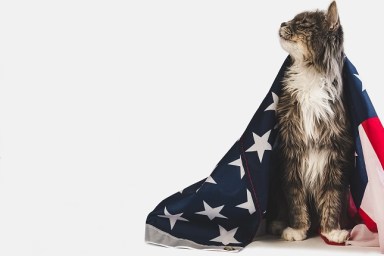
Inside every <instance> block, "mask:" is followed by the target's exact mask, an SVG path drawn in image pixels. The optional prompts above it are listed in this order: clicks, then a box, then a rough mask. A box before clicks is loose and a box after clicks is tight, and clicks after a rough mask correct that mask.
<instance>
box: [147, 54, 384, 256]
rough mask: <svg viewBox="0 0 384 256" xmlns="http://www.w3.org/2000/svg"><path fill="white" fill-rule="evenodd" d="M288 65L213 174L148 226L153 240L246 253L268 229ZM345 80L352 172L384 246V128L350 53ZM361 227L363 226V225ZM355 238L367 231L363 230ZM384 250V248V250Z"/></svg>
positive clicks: (355, 194) (354, 189) (157, 212)
mask: <svg viewBox="0 0 384 256" xmlns="http://www.w3.org/2000/svg"><path fill="white" fill-rule="evenodd" d="M289 65H290V59H289V57H288V58H287V59H286V60H285V62H284V63H283V65H282V67H281V69H280V71H279V72H278V74H277V76H276V78H275V80H274V82H273V84H272V87H271V89H270V90H269V92H268V94H267V96H266V97H265V99H264V100H263V101H262V103H261V105H260V106H259V108H258V110H257V111H256V113H255V114H254V116H253V118H252V119H251V121H250V122H249V124H248V126H247V128H246V129H245V131H244V133H243V134H242V135H241V137H240V139H239V140H238V141H236V142H235V143H234V145H233V146H232V147H231V148H230V149H229V151H228V152H227V153H226V154H225V155H224V157H223V158H222V159H221V160H220V161H219V162H218V164H217V166H216V167H215V168H214V170H213V172H212V173H211V174H210V175H209V176H208V177H207V178H205V179H203V180H201V181H199V182H196V183H194V184H193V185H191V186H189V187H187V188H185V189H183V190H182V191H179V192H177V193H175V194H173V195H171V196H169V197H168V198H166V199H164V200H163V201H162V202H160V203H159V204H158V205H157V206H156V207H155V209H154V210H153V211H152V212H150V213H149V215H148V217H147V220H146V225H145V241H146V242H147V243H152V244H157V245H162V246H169V247H179V248H195V249H204V250H230V251H239V250H241V249H243V248H244V247H245V246H247V245H248V244H249V243H251V242H252V241H253V239H254V237H255V235H256V234H257V233H262V232H263V230H264V228H265V220H266V216H267V204H268V192H269V191H268V190H269V181H270V178H271V177H270V176H271V175H273V174H274V172H272V171H271V169H272V166H273V159H272V151H273V150H274V149H275V139H276V135H277V131H278V127H277V125H276V124H277V120H276V106H277V103H278V100H279V94H280V90H281V86H282V79H283V76H284V72H285V70H286V69H287V67H289ZM343 84H344V93H345V97H346V102H347V103H346V105H347V109H348V111H349V112H350V117H351V125H352V129H353V132H354V137H355V148H356V153H355V157H356V158H355V166H356V167H355V169H354V170H351V172H352V175H351V181H350V187H351V194H352V199H353V203H354V204H355V206H356V208H357V209H358V213H359V215H360V217H361V219H362V220H363V222H364V224H365V225H366V226H367V228H368V229H369V230H370V231H371V232H377V231H378V234H379V235H378V237H379V244H380V248H381V249H383V248H384V237H383V238H380V234H382V236H384V200H382V198H383V195H384V171H383V165H384V130H383V127H382V125H381V123H380V120H379V119H378V117H377V114H376V112H375V110H374V108H373V106H372V103H371V101H370V99H369V97H368V94H367V92H366V90H365V88H364V87H363V84H362V82H361V80H360V77H359V74H358V72H357V70H356V68H355V67H354V66H353V64H352V63H351V62H350V61H349V60H348V58H347V57H345V62H344V69H343ZM356 232H358V231H356ZM354 237H359V236H358V235H355V236H354ZM382 251H383V250H382Z"/></svg>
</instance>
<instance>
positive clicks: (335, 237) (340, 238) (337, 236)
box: [321, 229, 349, 244]
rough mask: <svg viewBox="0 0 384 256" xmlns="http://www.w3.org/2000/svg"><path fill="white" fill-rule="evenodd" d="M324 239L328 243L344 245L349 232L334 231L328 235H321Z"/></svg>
mask: <svg viewBox="0 0 384 256" xmlns="http://www.w3.org/2000/svg"><path fill="white" fill-rule="evenodd" d="M321 234H322V235H323V236H324V237H325V238H327V239H328V240H329V241H331V242H334V243H338V244H340V243H344V242H345V241H347V239H348V236H349V232H348V231H347V230H344V229H341V230H340V229H334V230H331V231H330V232H328V233H323V232H322V233H321Z"/></svg>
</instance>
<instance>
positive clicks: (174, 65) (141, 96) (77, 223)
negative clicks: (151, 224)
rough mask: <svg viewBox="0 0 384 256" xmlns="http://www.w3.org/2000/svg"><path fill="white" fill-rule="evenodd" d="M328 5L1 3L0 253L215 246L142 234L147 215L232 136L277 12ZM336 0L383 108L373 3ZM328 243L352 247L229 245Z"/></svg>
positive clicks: (264, 65)
mask: <svg viewBox="0 0 384 256" xmlns="http://www.w3.org/2000/svg"><path fill="white" fill-rule="evenodd" d="M329 3H330V1H311V2H309V1H272V0H271V1H264V2H262V4H261V2H257V1H225V0H220V1H219V0H217V1H210V0H204V1H200V0H195V1H180V0H175V1H168V0H163V1H145V0H141V1H83V0H77V1H74V0H67V1H17V0H15V1H2V2H1V3H0V157H1V159H0V255H5V256H11V255H29V256H32V255H49V256H51V255H55V256H58V255H72V256H75V255H92V256H97V255H180V254H181V253H182V254H183V255H208V254H209V255H212V254H214V253H212V252H201V251H186V250H176V249H166V248H160V247H157V246H150V245H146V244H145V243H144V222H145V218H146V215H147V214H148V213H149V212H150V211H151V210H152V209H153V208H154V207H155V206H156V205H157V204H158V203H159V202H160V201H161V200H162V199H164V198H165V197H167V196H169V195H171V194H172V193H174V192H176V191H178V190H180V189H182V188H184V187H186V186H188V185H190V184H192V183H194V182H195V181H198V180H200V179H202V178H205V177H207V176H208V175H209V174H210V172H211V170H212V169H213V167H214V166H215V165H216V163H217V162H218V161H219V160H220V158H221V157H222V156H223V154H225V153H226V151H227V150H228V149H229V147H230V146H232V144H233V143H234V142H235V140H236V139H238V137H239V136H240V135H241V133H242V132H243V130H244V129H245V127H246V125H247V124H248V121H249V120H250V119H251V117H252V115H253V113H254V112H255V110H256V109H257V107H258V106H259V104H260V102H261V101H262V99H263V98H264V96H265V95H266V92H267V91H268V89H269V88H270V85H271V84H272V82H273V79H274V78H275V76H276V74H277V72H278V69H279V68H280V66H281V64H282V62H283V60H284V59H285V57H286V54H285V52H284V51H283V50H282V49H281V48H280V46H279V40H278V37H277V30H278V27H279V26H280V23H281V22H283V21H285V20H288V19H290V18H292V17H293V16H294V15H295V14H296V13H298V12H299V11H303V10H306V9H313V8H320V9H323V8H326V7H327V6H328V4H329ZM338 5H339V11H340V17H341V22H342V24H343V26H344V31H345V41H346V42H345V47H346V52H347V55H348V56H349V58H350V59H351V61H352V62H353V63H354V64H355V65H356V67H357V68H358V70H359V72H360V76H361V78H362V80H363V81H364V84H365V87H366V88H367V91H368V93H369V94H370V96H371V99H372V101H373V104H374V105H375V107H376V110H377V112H378V113H379V116H380V117H383V109H384V108H383V107H384V101H383V100H382V98H383V94H384V93H383V90H382V88H383V82H382V80H381V79H382V73H383V71H382V67H383V65H382V63H380V61H381V60H382V59H383V57H384V56H383V55H384V54H383V51H382V47H383V45H384V43H383V36H382V32H381V31H382V26H383V21H382V8H381V3H380V1H347V0H343V1H341V0H340V1H338ZM201 145H203V146H202V147H201ZM190 159H194V160H193V161H190ZM132 250H135V251H136V252H132ZM137 251H139V252H137ZM366 251H369V250H365V249H357V250H354V252H356V255H358V254H362V253H363V252H364V253H365V252H366ZM324 252H327V253H328V252H329V253H331V254H332V255H338V254H346V253H348V254H350V253H351V249H348V248H328V247H324V246H323V244H322V243H320V242H316V241H313V242H312V240H309V241H306V242H303V243H297V244H296V243H295V244H291V243H275V242H268V241H266V242H256V243H254V244H252V245H251V246H249V248H246V249H245V250H244V251H242V252H241V254H242V255H265V254H266V253H276V254H278V255H293V254H295V255H308V253H311V255H312V254H313V255H324Z"/></svg>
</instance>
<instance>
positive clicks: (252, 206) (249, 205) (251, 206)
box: [236, 189, 256, 214]
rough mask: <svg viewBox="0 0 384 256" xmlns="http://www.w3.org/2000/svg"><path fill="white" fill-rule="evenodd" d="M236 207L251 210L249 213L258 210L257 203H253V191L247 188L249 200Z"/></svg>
mask: <svg viewBox="0 0 384 256" xmlns="http://www.w3.org/2000/svg"><path fill="white" fill-rule="evenodd" d="M236 207H239V208H243V209H246V210H248V211H249V214H252V213H254V212H256V209H255V204H254V203H253V199H252V195H251V192H249V190H248V189H247V201H246V202H245V203H242V204H239V205H236Z"/></svg>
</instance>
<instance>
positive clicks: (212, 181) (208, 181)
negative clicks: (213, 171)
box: [205, 176, 217, 184]
mask: <svg viewBox="0 0 384 256" xmlns="http://www.w3.org/2000/svg"><path fill="white" fill-rule="evenodd" d="M205 182H207V183H212V184H217V183H216V181H215V180H214V179H213V178H212V176H209V177H208V178H207V179H206V180H205Z"/></svg>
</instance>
